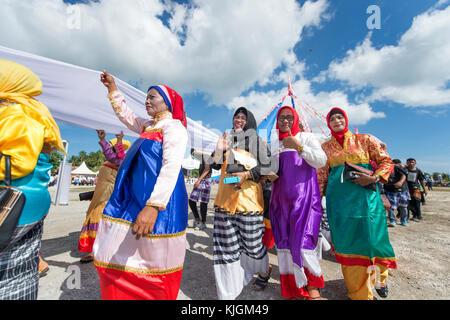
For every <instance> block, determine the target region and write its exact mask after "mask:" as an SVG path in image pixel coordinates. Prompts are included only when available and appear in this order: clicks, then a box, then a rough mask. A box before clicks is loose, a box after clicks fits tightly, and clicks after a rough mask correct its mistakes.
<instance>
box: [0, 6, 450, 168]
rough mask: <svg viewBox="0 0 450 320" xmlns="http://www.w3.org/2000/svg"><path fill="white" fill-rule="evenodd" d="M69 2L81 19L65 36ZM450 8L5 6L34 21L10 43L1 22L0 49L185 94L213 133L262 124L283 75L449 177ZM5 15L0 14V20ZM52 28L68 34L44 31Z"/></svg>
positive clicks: (308, 96) (79, 133) (398, 151)
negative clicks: (236, 121)
mask: <svg viewBox="0 0 450 320" xmlns="http://www.w3.org/2000/svg"><path fill="white" fill-rule="evenodd" d="M80 2H81V3H80ZM125 3H126V4H125ZM72 4H75V5H76V6H77V8H79V9H78V10H79V11H77V12H78V13H79V17H78V18H79V21H77V20H76V21H75V24H76V23H77V22H78V25H76V26H75V28H69V29H70V30H67V21H66V20H67V19H70V18H73V16H70V15H71V14H73V13H72V12H73V11H68V8H69V6H71V5H72ZM370 5H376V6H378V8H379V9H380V29H369V28H368V26H367V20H368V19H369V18H370V17H371V15H372V13H367V12H366V10H367V8H368V7H369V6H370ZM449 5H450V1H447V0H440V1H438V0H435V1H431V0H430V1H411V0H409V1H408V0H396V1H388V0H384V1H376V0H369V1H366V0H352V1H351V0H337V1H330V0H328V1H326V0H317V1H295V0H283V1H269V0H267V1H266V0H259V1H242V2H237V3H234V4H233V5H231V4H230V3H229V2H226V1H225V2H224V1H214V0H208V1H207V0H192V1H158V0H148V1H141V0H130V1H126V2H125V1H120V0H109V1H106V0H103V1H95V2H91V1H53V0H40V1H37V0H29V1H25V0H19V1H9V2H8V1H7V3H6V10H2V12H4V13H5V14H8V16H9V17H10V16H11V15H12V16H14V14H16V15H18V14H19V12H20V13H21V14H25V15H30V17H29V19H21V21H27V22H23V23H22V24H21V23H10V24H9V25H8V28H9V29H11V28H12V29H13V30H10V31H9V32H8V34H7V33H6V29H5V28H4V26H3V25H2V22H0V45H3V46H7V47H11V48H14V49H19V50H24V51H28V52H32V53H35V54H39V55H43V56H46V57H49V58H52V59H57V60H62V61H65V62H69V63H73V64H77V65H81V66H83V67H87V68H91V69H96V70H102V69H104V68H106V69H108V70H110V71H111V72H113V73H114V74H115V75H116V76H118V77H120V78H121V79H122V80H125V81H127V82H129V83H130V84H132V85H134V86H136V87H138V88H139V89H141V90H145V89H146V87H147V86H148V84H150V83H154V82H157V83H167V84H168V85H170V86H171V87H173V88H174V89H176V90H177V91H178V92H179V93H180V94H182V96H183V99H184V101H185V106H186V112H187V115H188V116H189V117H190V118H191V119H193V120H196V121H202V123H203V124H204V125H205V126H207V127H209V128H211V129H215V130H217V131H218V132H221V131H224V130H225V129H228V128H229V127H230V125H231V116H232V114H233V110H234V109H236V108H237V107H239V106H241V105H245V106H247V107H249V108H250V109H251V110H252V111H253V112H254V114H255V116H256V117H257V120H258V121H259V120H261V118H262V116H263V115H265V114H266V113H267V111H268V110H270V109H271V108H272V106H273V105H274V104H276V103H278V102H279V100H280V99H281V97H282V96H283V95H284V94H285V90H286V89H285V88H286V87H287V80H288V79H287V78H288V76H289V77H290V78H291V80H292V83H293V86H294V90H295V92H296V94H297V96H298V97H299V99H301V100H304V101H306V102H307V103H309V104H310V105H312V106H314V107H315V108H316V109H317V110H319V111H320V112H321V113H323V114H326V113H327V112H328V110H329V109H330V108H331V107H332V106H340V107H342V108H344V109H345V110H346V111H347V113H348V115H349V120H350V129H351V130H354V127H355V125H357V126H358V131H359V132H360V133H371V134H373V135H375V136H376V137H378V138H379V139H380V140H382V141H384V142H386V144H387V146H388V152H389V153H390V155H391V157H392V158H399V159H401V160H403V161H405V160H406V158H408V157H414V158H416V159H417V162H418V166H419V167H420V168H422V169H423V170H425V171H428V172H435V171H439V172H450V144H449V143H448V141H449V140H450V131H449V130H448V129H447V125H448V123H449V115H448V110H449V107H450V88H449V83H450V58H449V57H450V8H449ZM33 6H34V9H33ZM37 7H39V8H37ZM118 8H119V9H118ZM6 18H7V17H6V16H5V17H2V13H0V21H2V20H3V23H5V20H6ZM75 18H76V17H75ZM31 19H32V20H31ZM64 19H65V20H64ZM16 21H18V20H17V19H16ZM30 21H32V22H30ZM33 23H35V24H33ZM58 23H60V24H61V26H64V25H65V26H66V27H65V28H64V27H61V28H59V29H58V28H49V27H48V26H51V25H52V24H58ZM14 28H15V29H16V30H14ZM2 33H3V34H2ZM11 34H14V36H11ZM36 39H39V41H37V40H36ZM58 40H59V41H58ZM65 41H70V42H69V45H68V43H67V42H65ZM105 99H106V98H105ZM58 124H59V125H60V129H61V133H62V136H63V138H64V139H66V140H68V141H69V142H70V146H69V155H72V154H77V153H78V152H79V151H80V150H85V151H87V152H90V151H96V150H98V149H99V146H98V144H97V141H98V139H97V134H96V132H95V131H94V130H88V129H84V128H79V127H75V126H72V125H68V124H66V123H61V122H58ZM324 128H326V126H324ZM108 137H113V135H111V134H109V135H108Z"/></svg>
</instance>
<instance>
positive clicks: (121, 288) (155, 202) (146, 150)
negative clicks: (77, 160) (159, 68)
mask: <svg viewBox="0 0 450 320" xmlns="http://www.w3.org/2000/svg"><path fill="white" fill-rule="evenodd" d="M151 88H155V89H156V90H158V92H159V93H160V94H161V96H162V97H163V98H164V100H165V103H166V105H167V106H168V107H169V110H170V112H169V111H166V112H161V113H158V114H157V115H156V116H155V119H154V120H146V119H142V118H138V117H136V116H135V115H134V113H133V112H132V111H131V110H130V109H128V108H127V106H126V102H125V99H124V97H123V96H122V94H121V93H120V92H118V91H114V92H111V93H110V94H109V95H108V96H109V98H110V101H111V104H112V107H113V109H114V111H115V113H116V115H117V116H118V118H119V119H120V120H121V121H122V122H123V123H124V124H125V125H126V126H127V127H128V128H129V129H130V130H133V131H135V132H139V133H141V136H140V137H139V139H137V140H136V141H135V142H134V143H133V145H132V146H131V148H130V149H129V150H128V152H127V154H126V156H125V159H124V160H123V162H122V164H121V166H120V168H119V171H118V173H117V177H116V183H115V186H114V191H113V193H112V195H111V197H110V199H109V201H108V204H107V205H106V207H105V210H104V212H103V217H102V220H101V222H100V225H99V229H98V233H97V238H96V240H95V243H94V247H93V253H94V263H95V266H96V267H97V271H98V273H99V276H100V288H101V293H102V298H103V299H170V300H172V299H173V300H174V299H176V298H177V295H178V291H179V287H180V281H181V274H182V271H183V263H184V257H185V252H186V234H185V230H186V226H187V219H188V200H187V192H186V187H185V184H184V176H183V173H182V171H181V162H182V160H183V158H184V153H185V150H186V144H187V140H188V136H187V132H186V128H185V126H186V117H185V114H184V110H183V100H182V98H181V97H180V96H179V95H178V94H177V93H176V92H175V91H174V90H172V89H170V88H169V87H166V86H154V87H150V89H151ZM150 89H149V90H150ZM146 205H149V206H154V207H158V208H159V210H160V211H159V214H158V218H157V220H156V223H155V225H154V229H153V232H152V233H151V234H148V235H143V236H142V237H140V238H139V239H137V238H136V235H134V234H133V233H132V227H133V225H134V222H135V221H136V217H137V215H138V214H139V213H140V212H141V210H142V209H143V208H144V206H146Z"/></svg>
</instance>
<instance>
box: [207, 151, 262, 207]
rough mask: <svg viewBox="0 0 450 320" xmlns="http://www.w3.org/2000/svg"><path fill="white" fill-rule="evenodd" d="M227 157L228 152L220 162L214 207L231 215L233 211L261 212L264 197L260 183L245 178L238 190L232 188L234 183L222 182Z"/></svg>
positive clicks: (224, 175)
mask: <svg viewBox="0 0 450 320" xmlns="http://www.w3.org/2000/svg"><path fill="white" fill-rule="evenodd" d="M227 158H228V152H227V154H226V155H225V160H224V163H223V164H222V169H221V174H220V182H219V189H218V190H217V195H216V198H215V200H214V207H218V208H221V209H223V210H225V211H228V212H229V214H232V215H233V214H235V213H242V214H246V213H248V212H254V213H258V214H259V213H262V212H263V211H264V198H263V192H262V186H261V184H260V183H256V182H254V181H251V180H245V181H244V182H243V183H242V185H241V190H239V191H236V190H235V189H234V185H232V184H224V183H223V178H224V177H226V176H228V175H227V174H226V173H225V169H226V167H227V161H226V159H227Z"/></svg>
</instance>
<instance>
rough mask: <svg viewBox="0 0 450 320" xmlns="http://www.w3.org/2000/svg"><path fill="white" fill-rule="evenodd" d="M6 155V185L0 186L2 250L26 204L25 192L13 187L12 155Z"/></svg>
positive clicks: (0, 157) (0, 240) (6, 244)
mask: <svg viewBox="0 0 450 320" xmlns="http://www.w3.org/2000/svg"><path fill="white" fill-rule="evenodd" d="M3 156H4V157H5V179H4V183H5V185H4V186H3V185H2V186H0V250H1V249H3V248H5V247H7V246H8V244H9V241H10V240H11V237H12V235H13V233H14V230H15V229H16V226H17V223H18V222H19V219H20V215H21V214H22V211H23V207H24V205H25V200H26V199H25V194H23V192H22V190H21V189H20V188H16V187H11V157H10V156H7V155H3V154H2V153H0V161H1V160H2V157H3Z"/></svg>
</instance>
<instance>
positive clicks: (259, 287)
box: [252, 266, 272, 291]
mask: <svg viewBox="0 0 450 320" xmlns="http://www.w3.org/2000/svg"><path fill="white" fill-rule="evenodd" d="M271 273H272V266H270V267H269V274H268V275H267V276H266V277H263V276H261V275H260V274H259V273H258V277H257V278H256V280H255V282H253V286H252V289H253V290H255V291H263V290H264V289H265V288H266V287H267V283H268V282H269V279H270V274H271Z"/></svg>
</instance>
